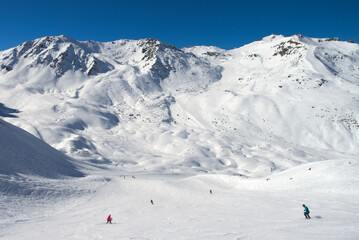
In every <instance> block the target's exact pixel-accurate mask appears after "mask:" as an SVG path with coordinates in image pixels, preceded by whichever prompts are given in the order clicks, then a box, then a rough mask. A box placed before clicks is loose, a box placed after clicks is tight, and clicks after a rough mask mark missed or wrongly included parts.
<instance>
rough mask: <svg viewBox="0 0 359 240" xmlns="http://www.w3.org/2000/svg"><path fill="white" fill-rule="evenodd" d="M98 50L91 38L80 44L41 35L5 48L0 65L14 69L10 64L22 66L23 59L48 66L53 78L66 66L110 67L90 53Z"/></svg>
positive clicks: (90, 71)
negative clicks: (17, 45) (6, 49)
mask: <svg viewBox="0 0 359 240" xmlns="http://www.w3.org/2000/svg"><path fill="white" fill-rule="evenodd" d="M98 51H99V47H98V44H96V43H94V42H88V43H87V44H82V43H80V42H78V41H76V40H73V39H70V38H68V37H66V36H57V37H45V38H40V39H36V40H34V41H27V42H25V43H23V44H21V45H20V46H19V47H16V48H13V49H11V50H8V51H5V52H4V53H3V54H2V57H1V62H2V65H1V66H2V67H1V68H2V69H3V70H5V71H7V72H9V71H12V70H15V71H16V70H17V69H14V67H15V66H16V65H17V66H18V67H24V66H23V64H24V63H25V64H24V65H25V66H26V67H28V68H47V67H48V68H50V69H53V70H54V73H55V74H56V77H57V78H59V77H61V76H63V75H64V74H65V73H66V72H67V71H69V70H73V71H78V70H80V71H82V72H84V73H87V74H88V75H94V74H98V73H104V72H107V71H109V70H111V69H113V66H112V65H111V64H109V63H105V62H103V61H101V60H100V59H97V58H96V57H95V56H94V55H93V54H91V53H96V52H98ZM18 63H19V64H18ZM19 65H20V66H19Z"/></svg>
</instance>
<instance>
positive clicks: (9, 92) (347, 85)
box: [0, 35, 359, 240]
mask: <svg viewBox="0 0 359 240" xmlns="http://www.w3.org/2000/svg"><path fill="white" fill-rule="evenodd" d="M358 101H359V45H358V44H356V43H353V42H343V41H340V40H339V39H337V38H334V39H327V38H323V39H318V38H308V37H304V36H301V35H294V36H289V37H284V36H282V35H271V36H268V37H265V38H263V39H262V40H260V41H256V42H253V43H250V44H248V45H245V46H243V47H240V48H237V49H233V50H224V49H220V48H218V47H213V46H195V47H186V48H183V49H178V48H176V47H175V46H172V45H169V44H166V43H163V42H161V41H159V40H155V39H140V40H118V41H113V42H106V43H101V42H94V41H86V42H83V41H76V40H74V39H71V38H68V37H66V36H63V35H62V36H54V37H44V38H39V39H36V40H33V41H28V42H25V43H23V44H21V45H19V46H17V47H15V48H12V49H9V50H6V51H2V52H0V117H1V119H0V145H1V148H0V192H1V194H0V215H1V216H2V218H1V219H0V239H7V240H8V239H14V240H18V239H45V238H46V239H103V238H113V239H261V240H262V239H278V238H279V239H303V238H306V239H357V238H358V236H359V232H358V231H357V230H356V229H357V228H356V227H355V226H356V225H357V223H358V222H359V214H358V213H357V211H355V209H358V208H359V205H358V203H357V201H356V199H358V193H359V178H358V175H357V171H358V168H359V164H358V160H357V154H358V153H359V148H358V138H359V123H358V119H359V104H358ZM210 189H211V194H210V193H209V190H210ZM212 190H213V194H212ZM150 200H153V201H154V204H153V205H152V204H149V203H150ZM303 203H306V204H307V205H308V206H309V208H310V209H311V214H312V215H311V216H312V220H310V221H312V222H310V223H311V224H308V222H303V219H302V218H303V216H302V209H301V205H302V204H303ZM298 208H299V210H298ZM109 213H112V215H113V217H114V223H115V224H119V225H113V226H109V225H105V224H103V221H104V220H105V219H106V217H107V215H108V214H109ZM118 226H120V228H119V227H118ZM119 229H120V231H119ZM304 230H305V231H304Z"/></svg>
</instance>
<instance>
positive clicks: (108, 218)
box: [106, 214, 112, 224]
mask: <svg viewBox="0 0 359 240" xmlns="http://www.w3.org/2000/svg"><path fill="white" fill-rule="evenodd" d="M111 221H112V217H111V214H110V215H108V217H107V222H106V224H107V223H111V224H112V222H111Z"/></svg>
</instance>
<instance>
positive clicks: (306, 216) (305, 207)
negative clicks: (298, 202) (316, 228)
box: [303, 204, 310, 218]
mask: <svg viewBox="0 0 359 240" xmlns="http://www.w3.org/2000/svg"><path fill="white" fill-rule="evenodd" d="M303 207H304V216H305V218H310V216H309V213H310V212H309V209H308V207H307V206H305V204H303Z"/></svg>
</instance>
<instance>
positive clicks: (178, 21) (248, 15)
mask: <svg viewBox="0 0 359 240" xmlns="http://www.w3.org/2000/svg"><path fill="white" fill-rule="evenodd" d="M272 33H274V34H283V35H286V36H287V35H293V34H296V33H301V34H303V35H305V36H308V37H339V38H341V39H342V40H354V41H355V42H357V43H359V0H340V1H339V0H326V1H323V0H318V1H316V0H294V1H291V0H285V1H276V0H272V1H263V0H262V1H261V0H258V1H255V0H247V1H241V0H237V1H234V0H216V1H215V0H198V1H196V0H190V1H189V0H178V1H177V0H172V1H171V0H166V1H165V0H117V1H115V0H98V1H94V0H86V1H85V0H56V1H53V0H0V51H1V50H5V49H8V48H11V47H14V46H17V45H19V44H21V43H22V42H25V41H27V40H33V39H35V38H39V37H44V36H53V35H61V34H64V35H67V36H68V37H71V38H74V39H77V40H83V41H84V40H95V41H102V42H104V41H113V40H118V39H140V38H145V37H151V38H156V39H159V40H161V41H163V42H166V43H169V44H173V45H175V46H176V47H179V48H181V47H185V46H194V45H213V46H218V47H221V48H224V49H232V48H235V47H240V46H242V45H244V44H247V43H250V42H252V41H255V40H258V39H262V38H263V37H265V36H267V35H270V34H272Z"/></svg>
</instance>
